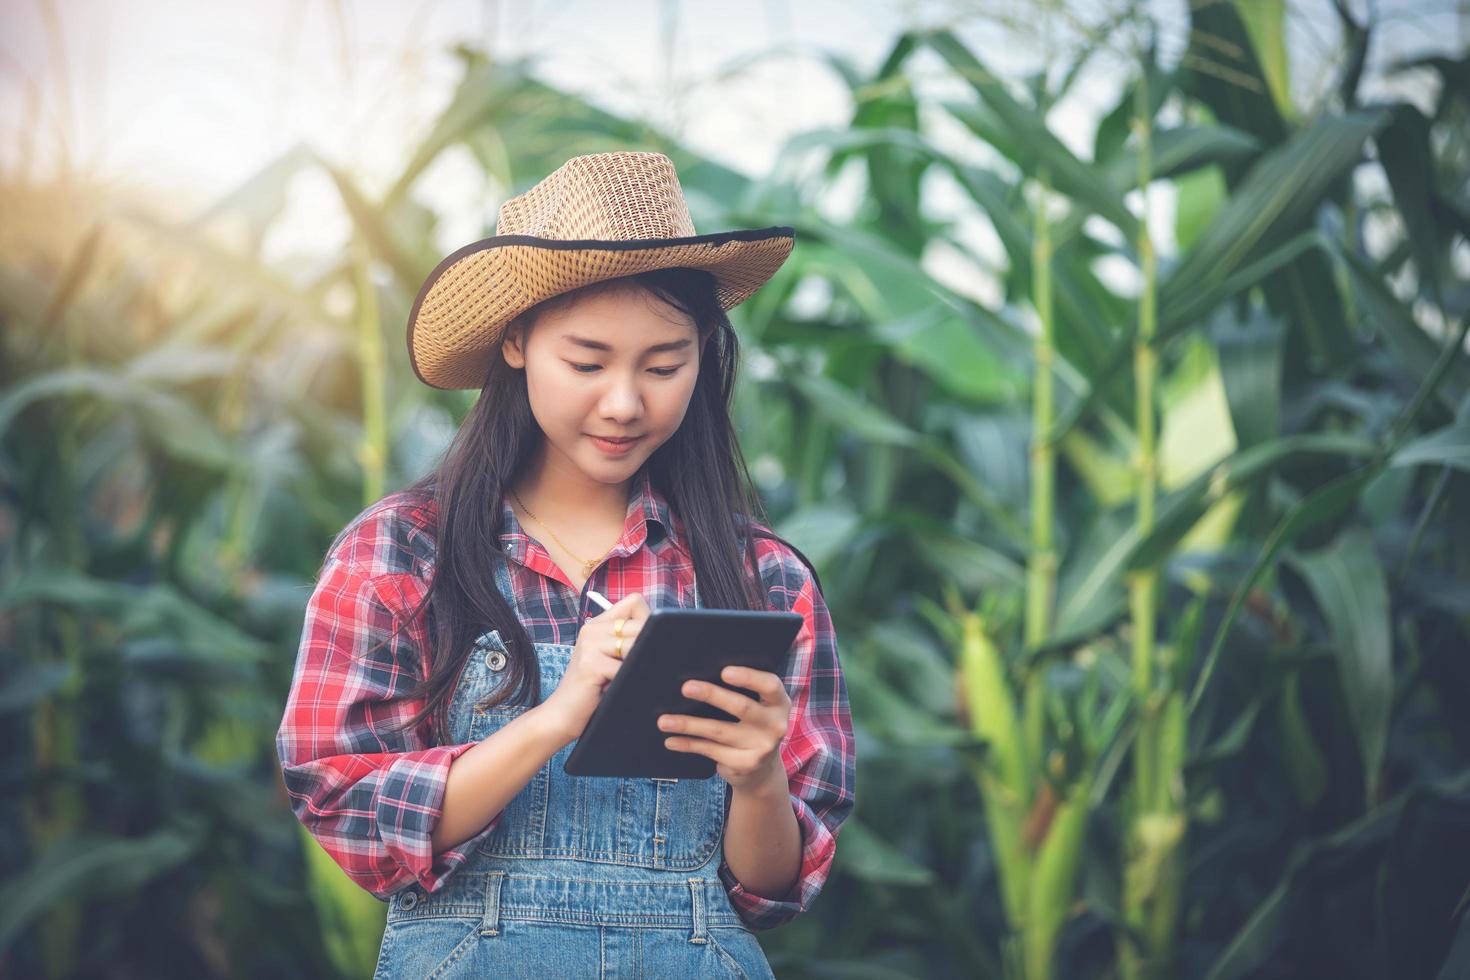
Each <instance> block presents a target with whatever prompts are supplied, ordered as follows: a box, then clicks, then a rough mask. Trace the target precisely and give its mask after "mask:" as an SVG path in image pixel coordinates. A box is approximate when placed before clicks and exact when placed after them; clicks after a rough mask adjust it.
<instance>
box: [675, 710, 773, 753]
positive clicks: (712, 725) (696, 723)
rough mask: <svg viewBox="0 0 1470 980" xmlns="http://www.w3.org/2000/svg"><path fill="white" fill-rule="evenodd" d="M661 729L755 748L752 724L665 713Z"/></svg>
mask: <svg viewBox="0 0 1470 980" xmlns="http://www.w3.org/2000/svg"><path fill="white" fill-rule="evenodd" d="M658 727H659V730H660V731H665V732H669V733H671V734H679V735H693V736H696V737H698V738H705V739H709V740H710V741H711V742H718V743H720V744H721V745H729V746H732V747H735V748H747V749H749V748H755V747H756V742H755V740H754V738H753V736H754V735H755V733H754V732H752V731H750V730H749V729H750V726H748V725H739V724H736V723H735V722H732V721H720V720H718V719H715V718H697V717H695V716H694V715H664V716H663V717H661V718H659V722H658Z"/></svg>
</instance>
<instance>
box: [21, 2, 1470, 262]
mask: <svg viewBox="0 0 1470 980" xmlns="http://www.w3.org/2000/svg"><path fill="white" fill-rule="evenodd" d="M1456 2H1457V0H1378V2H1377V9H1378V10H1379V12H1380V15H1381V16H1383V17H1384V19H1385V23H1386V25H1387V28H1386V30H1385V32H1384V36H1385V38H1387V40H1385V41H1381V42H1380V44H1379V46H1378V48H1377V49H1375V55H1376V56H1380V57H1381V56H1385V52H1387V54H1388V55H1391V54H1392V53H1393V52H1394V51H1396V50H1403V49H1408V50H1412V49H1415V48H1423V47H1426V46H1427V47H1430V48H1435V49H1441V50H1442V49H1443V48H1444V47H1445V43H1444V42H1445V39H1446V38H1455V37H1459V38H1462V39H1463V38H1464V37H1465V36H1466V35H1465V33H1464V21H1465V20H1466V19H1467V16H1470V15H1467V12H1466V10H1465V9H1462V10H1460V11H1459V12H1457V11H1456V9H1455V7H1454V4H1455V3H1456ZM1354 5H1355V6H1357V5H1358V4H1354ZM1067 6H1068V7H1069V8H1070V9H1073V10H1081V11H1083V12H1084V13H1086V12H1088V11H1089V10H1096V9H1098V8H1100V7H1101V8H1116V7H1118V6H1119V0H1111V2H1108V0H1082V2H1074V3H1069V4H1068V5H1067ZM1154 6H1155V7H1156V8H1157V16H1158V18H1159V19H1160V21H1161V22H1162V23H1163V24H1164V25H1165V37H1164V38H1163V43H1164V50H1165V59H1166V60H1168V59H1170V58H1171V57H1172V58H1177V56H1178V50H1179V49H1180V48H1181V47H1182V44H1183V40H1184V30H1185V12H1184V4H1183V0H1178V2H1169V0H1156V2H1155V3H1154ZM1461 7H1462V8H1467V4H1466V3H1464V2H1461ZM732 9H734V8H733V7H732V5H730V4H727V3H720V2H715V0H700V2H693V0H686V2H682V3H681V2H677V0H620V2H609V0H560V2H550V0H518V2H503V0H482V2H452V0H439V2H425V0H420V2H417V3H408V2H396V0H376V2H373V0H355V2H354V0H340V2H328V0H253V2H250V3H245V2H235V3H225V2H209V3H199V2H197V0H127V2H107V0H49V2H48V0H0V172H4V173H14V172H15V171H16V170H17V169H20V170H22V171H24V172H26V173H30V174H32V175H35V174H38V173H51V172H55V171H56V170H57V169H58V168H59V167H60V166H62V164H63V161H66V162H67V164H68V165H69V167H70V168H73V169H78V170H80V171H82V172H84V173H88V174H92V175H94V176H96V177H100V178H102V179H106V180H116V181H119V182H123V183H126V184H128V185H131V186H135V187H138V188H141V189H145V190H149V191H152V192H154V193H155V194H157V195H161V196H163V197H164V198H165V199H166V200H170V201H172V202H174V203H176V204H178V205H179V206H180V209H181V211H182V212H183V213H189V212H190V211H192V210H193V209H194V208H197V207H200V206H202V205H203V204H205V203H207V202H209V201H210V200H213V199H214V198H216V197H217V196H219V195H221V194H223V193H224V192H225V191H227V190H229V189H230V188H231V187H233V186H235V185H236V184H238V183H240V182H242V181H243V180H245V179H246V178H248V177H249V176H250V175H252V174H254V173H256V172H257V171H258V170H260V169H261V168H262V167H263V166H264V165H265V164H266V163H267V162H269V161H270V160H272V159H273V158H275V157H276V156H278V155H279V154H281V153H282V152H284V151H285V150H286V149H288V148H289V147H290V146H292V145H293V144H295V143H296V142H298V141H306V142H308V143H310V144H311V145H312V146H314V147H315V148H316V149H317V150H318V151H319V152H321V153H322V154H323V155H325V156H326V157H328V158H330V159H332V160H334V161H336V162H338V163H339V164H341V165H343V166H344V167H346V168H347V169H348V170H350V171H352V172H353V173H355V174H356V175H357V177H358V178H359V180H360V181H361V182H362V183H363V184H364V186H366V187H367V188H368V189H369V190H370V191H371V190H373V189H376V188H381V187H382V186H384V185H385V184H386V183H387V182H388V181H390V180H391V179H392V177H393V176H394V175H395V174H396V173H397V172H398V170H399V168H400V167H401V166H402V164H403V162H404V159H405V157H406V155H407V153H408V152H409V151H410V149H411V148H412V147H413V146H414V145H415V144H416V143H417V141H418V139H419V138H420V137H421V136H422V134H423V133H424V132H426V130H427V128H428V127H429V126H430V125H431V124H432V122H433V120H434V119H435V117H436V116H437V114H438V113H439V112H440V111H441V110H442V108H443V106H444V105H445V103H446V101H447V100H448V98H449V95H450V93H451V92H452V90H453V87H454V85H455V84H456V82H457V81H458V77H459V76H458V64H457V62H456V61H455V59H454V58H453V57H452V56H451V55H450V54H449V53H448V51H449V47H450V46H451V45H452V44H454V43H458V42H464V43H469V44H471V45H475V46H479V47H482V48H485V49H487V50H489V51H490V52H491V54H492V55H493V56H497V57H502V58H504V57H514V56H519V55H523V54H533V55H535V56H536V57H537V62H536V64H537V68H536V72H537V74H538V76H539V77H541V78H542V79H543V80H545V81H547V82H549V83H550V84H553V85H555V86H558V87H560V88H563V89H566V90H569V91H573V92H577V93H580V94H581V95H583V96H584V97H586V98H588V99H589V100H591V101H593V102H595V103H597V104H599V105H602V106H604V107H606V108H609V109H611V110H613V111H617V112H620V113H624V114H628V115H634V116H640V117H642V118H646V119H650V120H651V121H653V122H654V123H655V125H657V126H658V127H659V128H661V129H663V130H664V131H665V132H669V133H671V134H673V135H675V136H678V137H680V138H682V140H683V141H684V142H685V143H686V144H687V145H690V146H692V147H693V148H695V149H696V150H699V151H702V152H704V153H707V154H709V155H711V156H713V157H715V158H717V159H719V160H721V161H722V162H724V163H727V164H729V165H731V166H734V167H736V168H738V169H741V170H744V171H745V172H747V173H752V174H755V173H760V172H762V171H764V170H765V169H766V168H767V167H769V165H770V163H771V161H772V160H774V159H775V157H776V154H777V152H778V151H779V149H780V147H781V144H782V142H783V141H784V140H785V139H786V138H787V137H789V136H790V135H792V134H794V133H797V132H800V131H802V130H806V129H810V128H816V127H824V126H842V125H845V123H846V121H847V118H848V116H849V113H850V111H851V105H850V99H849V97H848V90H847V87H846V85H845V84H844V83H843V82H842V80H841V79H840V78H839V77H838V76H837V75H836V74H835V72H834V71H833V70H832V69H831V68H830V67H829V66H828V65H827V64H826V63H825V62H824V60H823V58H822V53H823V52H824V51H832V52H837V53H839V54H841V55H842V56H843V57H845V58H847V59H849V60H851V61H852V62H853V63H854V64H856V65H857V66H859V67H860V68H861V69H862V70H865V71H871V70H872V69H873V68H874V67H875V66H876V64H877V63H878V61H879V59H880V58H882V57H883V55H884V54H885V53H886V52H887V50H888V48H889V46H890V45H891V44H892V42H893V40H894V38H895V37H896V36H897V35H898V33H899V31H900V30H901V29H903V28H904V27H905V26H911V25H915V24H924V25H931V24H935V23H937V22H940V21H946V20H953V19H955V18H956V17H957V16H958V17H960V20H961V22H962V24H963V32H964V35H965V37H966V38H967V40H968V41H969V42H970V43H971V44H972V47H973V49H974V50H976V51H977V52H979V53H981V54H982V56H983V57H985V58H986V59H987V61H988V62H989V63H990V64H991V66H992V67H994V68H995V69H997V70H998V71H999V72H1000V73H1001V74H1002V75H1004V76H1005V77H1009V78H1013V79H1014V78H1019V77H1021V75H1022V73H1023V71H1024V70H1025V69H1027V68H1028V67H1031V66H1033V65H1034V64H1036V62H1037V57H1038V56H1037V51H1038V50H1039V47H1038V45H1036V44H1033V45H1030V46H1027V45H1025V44H1017V43H1016V39H1017V32H1018V31H1019V32H1023V33H1024V32H1025V31H1034V30H1035V27H1034V24H1035V21H1036V10H1037V4H1035V3H1033V2H1032V0H989V2H986V3H979V4H969V5H964V4H960V3H957V2H953V0H951V2H935V0H802V2H796V0H765V2H762V3H758V4H755V3H753V4H743V5H739V9H740V10H741V11H742V16H740V17H738V18H736V17H731V16H730V15H729V12H730V10H732ZM977 10H978V11H980V12H981V14H980V16H977V15H976V14H975V11H977ZM1288 11H1289V13H1288V21H1289V25H1290V41H1291V44H1292V46H1293V47H1292V54H1293V59H1294V61H1298V62H1299V63H1300V64H1302V65H1306V66H1307V67H1308V68H1309V67H1310V62H1311V61H1312V59H1313V58H1317V57H1320V56H1322V55H1324V54H1326V53H1328V52H1330V51H1331V50H1332V48H1333V46H1334V44H1335V40H1336V20H1335V16H1334V15H1333V14H1332V11H1331V5H1330V3H1329V2H1328V0H1302V2H1300V3H1292V4H1290V5H1289V6H1288ZM961 12H963V16H960V13H961ZM1090 19H1093V20H1096V19H1097V17H1096V16H1095V15H1094V16H1093V17H1091V18H1090ZM1003 22H1009V23H1010V25H1011V26H1010V28H1009V29H1007V28H1004V27H1002V26H1001V23H1003ZM1394 38H1397V40H1394ZM758 54H760V55H764V56H763V57H761V58H759V59H755V57H754V56H756V55H758ZM931 67H934V70H933V71H932V72H931V73H930V74H931V75H932V77H934V78H937V79H941V81H939V82H938V83H937V84H941V85H942V84H944V82H943V80H942V78H943V72H942V71H941V70H939V69H938V68H937V66H934V65H932V64H931ZM1293 67H1294V70H1295V69H1296V67H1297V65H1296V64H1294V66H1293ZM1311 75H1312V73H1311V72H1310V71H1301V72H1299V73H1298V76H1299V77H1297V78H1296V79H1294V81H1296V83H1297V85H1298V86H1299V87H1300V86H1301V85H1304V84H1310V83H1311V82H1312V78H1311ZM1121 79H1122V74H1121V72H1120V71H1119V65H1118V62H1117V61H1116V60H1113V61H1111V62H1110V61H1108V60H1107V59H1101V60H1099V61H1097V62H1096V63H1095V67H1094V68H1093V70H1092V71H1091V72H1090V74H1089V75H1088V76H1086V77H1085V78H1084V84H1080V85H1079V86H1078V87H1077V89H1076V93H1077V94H1076V95H1075V96H1074V97H1072V98H1071V99H1069V100H1067V101H1066V102H1064V103H1063V104H1062V105H1061V106H1059V107H1058V108H1057V110H1055V111H1054V112H1053V113H1052V115H1051V117H1050V122H1051V124H1052V126H1053V128H1054V129H1056V130H1057V131H1058V133H1059V135H1060V136H1061V137H1062V139H1063V140H1064V141H1066V142H1068V143H1069V144H1071V145H1073V146H1074V147H1075V148H1077V149H1079V151H1083V152H1085V151H1086V148H1087V147H1089V146H1090V143H1091V139H1092V133H1093V130H1094V127H1095V125H1096V120H1097V118H1098V117H1099V116H1100V115H1101V113H1102V112H1103V111H1105V110H1106V109H1107V108H1108V107H1110V106H1111V104H1112V102H1113V101H1114V100H1115V99H1116V97H1117V92H1118V88H1119V84H1120V82H1121ZM936 138H937V139H939V140H940V141H941V142H943V139H944V134H942V133H938V134H936ZM314 180H315V182H314ZM939 193H940V194H942V193H944V192H943V191H942V190H941V191H940V192H939ZM416 196H417V197H419V199H420V200H422V201H424V203H426V204H429V205H430V206H432V207H434V209H435V210H436V212H438V213H440V214H441V215H444V216H445V222H444V225H443V227H442V228H441V232H440V233H441V235H442V238H443V240H442V242H440V244H441V245H442V246H443V248H444V251H446V252H447V251H450V250H452V249H453V248H454V247H457V246H458V245H459V244H463V243H465V242H468V241H472V240H474V239H475V238H477V237H479V232H480V229H481V226H482V223H483V222H484V221H485V220H486V218H487V216H488V217H489V219H490V220H491V221H492V222H493V215H494V208H495V205H496V204H497V203H498V200H496V197H497V195H496V192H495V189H493V188H488V187H486V186H485V185H484V183H483V179H482V178H481V176H480V174H479V172H478V170H477V168H475V167H474V166H473V164H472V162H471V161H470V158H469V157H468V154H467V153H461V154H454V153H450V154H447V155H446V156H445V157H444V158H443V159H442V160H441V161H440V162H439V163H438V164H436V166H435V168H434V169H433V170H432V171H431V173H430V174H429V175H427V176H426V178H425V179H424V180H422V181H420V184H419V186H418V187H417V188H416ZM477 203H478V205H479V206H475V205H476V204H477ZM943 203H944V202H943V201H942V200H941V201H939V206H941V207H942V206H943ZM1164 203H1165V205H1167V201H1166V202H1164ZM1156 218H1157V222H1158V224H1159V234H1160V235H1161V236H1164V237H1163V238H1162V239H1161V242H1166V241H1168V240H1170V237H1169V230H1168V227H1167V226H1168V225H1169V223H1170V214H1169V211H1168V208H1167V206H1165V207H1162V208H1157V209H1156ZM345 232H346V218H345V216H344V215H342V213H341V210H340V206H339V205H338V203H337V201H336V195H335V192H334V191H332V190H331V188H330V187H329V186H327V184H326V178H325V177H320V178H311V177H309V176H308V177H306V178H304V179H303V180H301V181H299V182H298V185H297V186H295V187H293V198H292V204H291V208H290V211H289V218H288V220H287V221H285V222H283V223H282V227H280V228H278V229H276V231H275V232H274V233H273V237H272V240H270V241H269V242H268V252H270V253H274V254H275V255H276V256H277V257H279V256H282V255H287V254H292V253H296V252H312V251H316V252H320V251H322V250H325V249H331V248H333V247H334V246H335V244H336V243H337V242H340V241H341V240H342V237H343V236H344V235H345Z"/></svg>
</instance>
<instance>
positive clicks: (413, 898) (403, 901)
mask: <svg viewBox="0 0 1470 980" xmlns="http://www.w3.org/2000/svg"><path fill="white" fill-rule="evenodd" d="M418 903H419V893H418V892H416V891H414V890H413V889H411V888H410V889H409V890H408V891H406V892H404V893H403V897H402V898H400V899H399V900H398V907H399V908H401V909H403V910H404V911H405V912H407V911H408V910H409V909H411V908H413V907H414V906H415V905H417V904H418Z"/></svg>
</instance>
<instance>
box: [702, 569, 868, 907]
mask: <svg viewBox="0 0 1470 980" xmlns="http://www.w3.org/2000/svg"><path fill="white" fill-rule="evenodd" d="M776 579H777V581H775V582H773V583H772V584H770V586H769V589H768V596H769V601H768V603H767V604H768V606H769V608H771V609H773V610H781V611H790V612H796V613H800V614H801V617H802V620H803V623H802V626H801V629H800V631H799V632H798V633H797V636H796V640H795V642H794V644H793V646H792V655H791V659H790V661H789V663H788V667H787V671H786V675H785V682H786V691H787V693H788V694H789V695H790V697H791V719H790V723H789V728H788V731H787V734H786V739H785V740H784V741H783V742H782V743H781V761H782V762H783V763H784V764H785V766H786V775H787V781H788V783H789V786H790V790H791V805H792V807H793V808H794V809H795V811H796V820H797V823H798V825H799V826H800V828H801V872H800V874H799V875H798V876H797V880H796V883H795V885H793V886H792V889H791V891H790V892H788V893H787V894H786V895H783V896H781V897H780V898H778V899H776V898H766V897H763V896H760V895H757V894H755V893H754V892H750V891H747V890H746V889H745V888H744V887H743V886H742V885H741V884H740V882H739V881H737V880H736V878H735V876H734V874H733V873H732V872H731V871H730V867H729V865H728V864H727V863H726V862H724V861H723V860H722V861H721V862H720V870H719V874H720V879H721V880H722V881H723V882H724V884H725V890H726V891H727V892H728V894H729V896H730V903H731V905H732V906H733V907H734V908H735V911H736V912H737V913H738V914H739V916H740V918H741V919H742V920H743V921H744V922H745V923H746V925H747V926H749V927H750V928H751V929H752V930H755V931H761V930H765V929H771V928H774V927H776V926H779V925H782V924H783V923H785V922H788V921H790V920H791V919H793V918H795V917H796V916H797V915H798V914H800V913H802V912H805V911H806V910H807V909H808V908H809V907H810V905H811V903H812V901H813V899H815V898H816V897H817V894H818V893H819V892H820V891H821V890H822V886H823V885H824V884H825V883H826V881H827V876H828V875H829V874H830V873H831V870H832V859H833V857H834V856H835V855H836V853H837V833H838V828H839V827H840V826H841V824H842V822H843V821H844V820H845V819H847V816H848V814H849V813H851V812H852V808H853V804H854V802H855V795H854V794H855V791H856V782H855V773H856V757H855V755H854V746H853V735H852V715H851V713H850V711H849V708H848V703H847V689H846V686H845V684H844V682H843V679H842V669H841V666H840V664H839V663H838V659H837V636H836V633H835V631H834V630H833V627H832V618H831V616H830V615H829V614H828V611H827V605H826V602H825V601H824V600H823V598H822V593H821V591H820V590H819V589H818V588H817V586H816V583H815V582H814V581H813V578H812V575H811V572H810V571H809V570H808V569H807V567H806V565H805V564H803V563H802V562H801V561H800V560H799V559H797V558H795V557H794V556H792V555H790V553H789V552H788V553H787V554H786V556H785V557H784V558H783V560H782V562H781V569H780V572H779V574H778V575H777V576H776Z"/></svg>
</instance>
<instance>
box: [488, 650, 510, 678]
mask: <svg viewBox="0 0 1470 980" xmlns="http://www.w3.org/2000/svg"><path fill="white" fill-rule="evenodd" d="M485 666H486V667H489V668H490V669H491V670H493V671H495V672H496V673H499V672H500V671H502V670H504V669H505V651H504V650H491V651H490V652H489V653H487V654H485Z"/></svg>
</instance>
